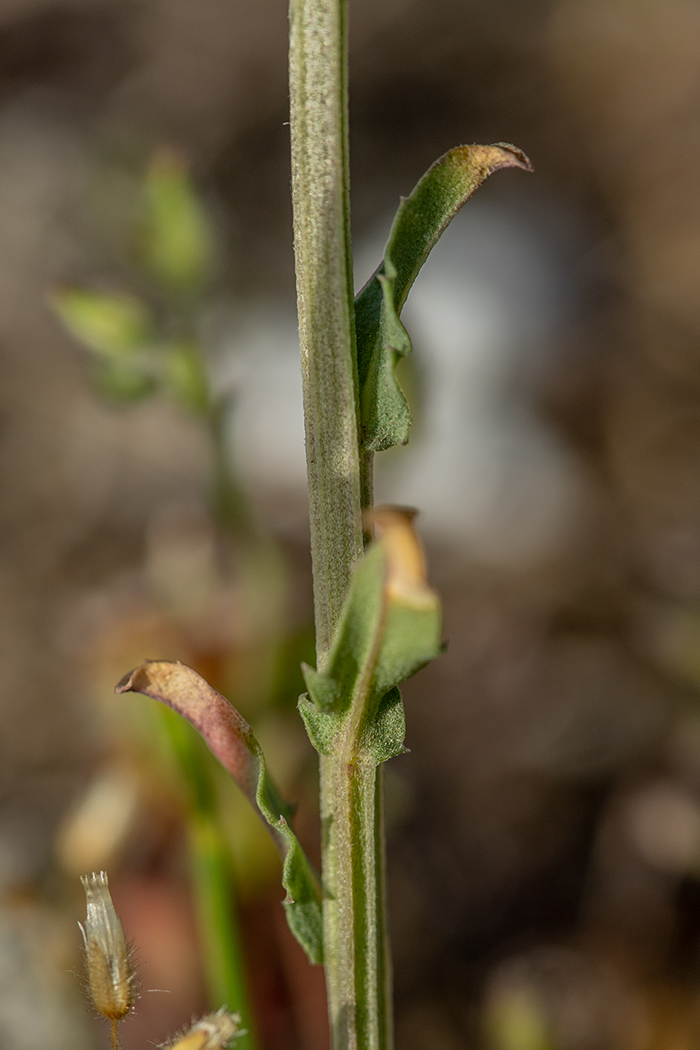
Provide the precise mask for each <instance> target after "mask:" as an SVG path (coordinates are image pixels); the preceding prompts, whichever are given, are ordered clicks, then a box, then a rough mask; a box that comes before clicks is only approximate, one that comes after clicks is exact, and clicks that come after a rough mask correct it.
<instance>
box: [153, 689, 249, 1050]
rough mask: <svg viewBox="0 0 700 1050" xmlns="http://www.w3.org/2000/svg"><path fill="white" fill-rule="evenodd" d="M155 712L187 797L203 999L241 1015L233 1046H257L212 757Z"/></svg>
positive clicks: (177, 722) (174, 718)
mask: <svg viewBox="0 0 700 1050" xmlns="http://www.w3.org/2000/svg"><path fill="white" fill-rule="evenodd" d="M158 716H159V718H160V719H161V723H162V726H163V735H164V736H165V738H166V739H167V741H168V744H169V745H170V749H171V751H172V754H173V757H174V759H175V761H176V763H177V765H178V767H179V771H180V773H181V777H182V781H183V782H184V785H185V789H186V792H187V796H188V812H187V817H186V831H187V841H188V848H189V855H190V871H191V878H192V889H193V896H194V903H195V908H196V914H197V925H198V929H199V939H200V944H201V950H202V959H203V963H204V973H205V980H206V986H207V997H208V999H209V1002H210V1005H211V1006H212V1008H214V1009H219V1007H221V1006H226V1007H228V1009H229V1010H232V1011H234V1012H237V1013H239V1014H240V1015H241V1023H242V1026H243V1028H244V1029H246V1034H245V1035H242V1036H240V1037H239V1039H238V1041H237V1046H238V1047H239V1048H242V1050H256V1042H255V1037H254V1034H253V1019H252V1015H251V1010H250V1005H249V1001H248V990H247V987H246V980H245V965H244V960H243V953H242V949H241V938H240V932H239V927H238V918H237V915H236V909H235V895H234V885H233V879H232V875H231V867H230V862H229V855H228V849H227V846H226V842H225V840H224V837H223V835H222V833H221V827H220V821H219V818H218V814H217V811H216V794H215V788H214V784H213V778H212V775H211V770H210V768H209V766H210V756H209V754H208V752H207V751H206V749H205V746H204V745H203V744H202V742H201V740H200V739H199V738H198V737H197V736H196V735H195V733H194V732H193V730H192V729H191V728H190V726H189V725H188V724H187V723H186V722H184V720H183V719H181V718H180V717H179V716H178V715H176V714H175V713H174V712H172V711H170V710H168V709H167V708H162V707H158Z"/></svg>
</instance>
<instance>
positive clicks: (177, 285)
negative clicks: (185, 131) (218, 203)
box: [141, 148, 213, 294]
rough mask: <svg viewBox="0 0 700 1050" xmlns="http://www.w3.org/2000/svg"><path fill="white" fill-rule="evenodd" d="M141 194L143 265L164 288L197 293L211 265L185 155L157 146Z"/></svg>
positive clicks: (208, 235) (208, 241)
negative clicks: (143, 200) (142, 199)
mask: <svg viewBox="0 0 700 1050" xmlns="http://www.w3.org/2000/svg"><path fill="white" fill-rule="evenodd" d="M145 194H146V201H145V204H146V209H145V219H144V225H143V231H142V240H141V251H142V258H143V262H144V264H145V265H146V266H147V267H148V269H149V270H150V272H151V273H152V274H153V276H154V277H155V279H156V280H157V281H158V282H159V283H160V284H162V285H163V286H164V287H165V288H166V289H168V290H169V291H173V292H176V293H178V294H181V293H183V292H184V293H186V292H196V291H197V290H198V289H199V288H200V287H201V285H202V284H203V282H204V281H205V280H206V278H207V276H208V275H209V272H210V269H211V262H212V257H213V239H212V233H211V228H210V225H209V221H208V219H207V215H206V212H205V210H204V207H203V206H202V203H201V201H200V199H199V197H198V195H197V192H196V190H195V188H194V185H193V183H192V178H191V175H190V171H189V167H188V165H187V163H186V161H185V160H184V158H183V157H182V156H180V155H179V154H178V153H176V152H175V151H174V150H171V149H165V148H163V149H160V150H158V151H157V152H156V154H155V156H154V157H153V160H152V161H151V164H150V166H149V169H148V172H147V175H146V185H145Z"/></svg>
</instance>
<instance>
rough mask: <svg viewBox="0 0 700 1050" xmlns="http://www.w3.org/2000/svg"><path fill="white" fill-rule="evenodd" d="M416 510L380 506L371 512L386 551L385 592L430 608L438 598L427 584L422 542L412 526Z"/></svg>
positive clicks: (407, 601) (410, 602) (390, 595)
mask: <svg viewBox="0 0 700 1050" xmlns="http://www.w3.org/2000/svg"><path fill="white" fill-rule="evenodd" d="M416 514H417V511H416V510H414V509H413V508H411V507H395V506H382V507H375V508H374V509H373V510H372V511H371V512H370V517H371V520H372V521H373V522H374V525H375V526H376V528H377V533H378V537H379V539H380V541H381V543H382V545H383V547H384V551H385V554H386V572H387V576H386V589H387V595H388V597H390V598H394V599H396V600H398V601H402V602H405V603H407V604H410V605H414V606H421V607H426V608H427V607H430V606H433V605H436V604H437V597H436V595H435V592H434V591H433V590H432V588H431V587H430V586H429V585H428V570H427V565H426V561H425V554H424V551H423V545H422V544H421V541H420V539H419V538H418V533H417V532H416V530H415V529H414V527H413V520H414V518H415V517H416Z"/></svg>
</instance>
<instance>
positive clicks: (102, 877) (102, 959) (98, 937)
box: [78, 871, 136, 1045]
mask: <svg viewBox="0 0 700 1050" xmlns="http://www.w3.org/2000/svg"><path fill="white" fill-rule="evenodd" d="M80 881H81V882H82V884H83V889H84V890H85V898H86V901H87V918H86V920H85V925H84V926H83V924H82V923H78V925H79V926H80V930H81V932H82V935H83V941H84V942H85V969H86V971H87V980H88V988H89V991H90V998H91V999H92V1001H93V1004H94V1006H95V1009H96V1010H97V1012H98V1014H101V1016H102V1017H106V1018H107V1019H108V1020H109V1021H110V1022H111V1024H112V1035H113V1042H114V1044H115V1045H116V1028H117V1025H118V1023H119V1022H120V1021H121V1019H122V1018H123V1017H125V1016H126V1015H127V1014H128V1013H129V1010H130V1009H131V1008H132V1006H133V1005H134V1001H135V999H136V988H135V984H136V976H135V973H134V967H133V965H132V962H131V956H130V952H129V946H128V945H127V943H126V937H125V936H124V930H123V928H122V924H121V921H120V919H119V916H118V915H117V913H116V911H115V910H114V905H113V904H112V898H111V896H110V893H109V884H108V882H107V872H106V871H101V872H99V874H95V872H93V873H92V875H83V876H82V877H81V879H80Z"/></svg>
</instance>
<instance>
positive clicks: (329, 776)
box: [321, 755, 393, 1050]
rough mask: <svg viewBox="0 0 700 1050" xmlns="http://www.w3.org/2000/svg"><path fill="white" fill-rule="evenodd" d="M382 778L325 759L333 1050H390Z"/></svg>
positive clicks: (371, 768) (377, 770)
mask: <svg viewBox="0 0 700 1050" xmlns="http://www.w3.org/2000/svg"><path fill="white" fill-rule="evenodd" d="M382 781H383V770H382V767H381V766H375V765H374V764H367V765H363V764H361V763H353V762H348V761H347V759H346V758H345V757H344V756H337V755H322V756H321V822H322V828H323V882H324V890H325V891H326V897H325V899H324V903H323V939H324V940H323V943H324V953H325V954H326V981H327V985H328V1005H329V1010H330V1020H331V1036H332V1040H333V1047H334V1050H390V1048H391V1047H392V1045H393V1013H392V994H391V992H392V990H391V957H390V953H389V940H388V935H387V916H386V890H385V872H384V819H383V805H382V796H383V791H382V788H383V784H382Z"/></svg>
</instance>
